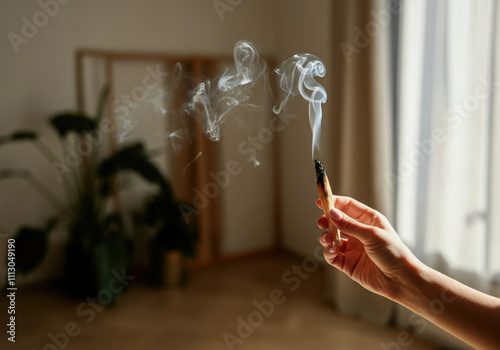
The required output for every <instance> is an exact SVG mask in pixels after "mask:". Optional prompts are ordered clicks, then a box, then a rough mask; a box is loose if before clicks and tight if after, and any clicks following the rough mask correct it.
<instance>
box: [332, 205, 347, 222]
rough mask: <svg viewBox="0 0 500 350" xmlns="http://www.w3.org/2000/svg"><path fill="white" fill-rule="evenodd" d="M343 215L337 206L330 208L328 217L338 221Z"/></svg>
mask: <svg viewBox="0 0 500 350" xmlns="http://www.w3.org/2000/svg"><path fill="white" fill-rule="evenodd" d="M343 215H344V214H342V212H341V211H340V210H338V209H337V208H332V210H330V217H331V218H332V219H333V220H335V221H340V220H341V219H342V217H343Z"/></svg>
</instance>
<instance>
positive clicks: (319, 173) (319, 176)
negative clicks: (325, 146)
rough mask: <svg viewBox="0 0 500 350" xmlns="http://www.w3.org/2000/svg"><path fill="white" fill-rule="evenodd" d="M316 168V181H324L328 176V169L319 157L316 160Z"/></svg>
mask: <svg viewBox="0 0 500 350" xmlns="http://www.w3.org/2000/svg"><path fill="white" fill-rule="evenodd" d="M314 168H315V169H316V181H317V183H320V182H323V180H324V178H325V177H326V171H325V168H324V167H323V164H321V162H320V161H319V160H317V159H315V160H314Z"/></svg>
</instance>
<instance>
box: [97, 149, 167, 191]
mask: <svg viewBox="0 0 500 350" xmlns="http://www.w3.org/2000/svg"><path fill="white" fill-rule="evenodd" d="M122 171H132V172H134V173H136V174H137V175H139V176H141V177H142V178H143V179H144V180H146V181H148V182H151V183H153V184H157V185H159V186H160V187H161V189H162V191H164V192H165V194H166V195H170V196H171V195H172V191H171V188H170V184H169V183H168V181H167V179H166V178H165V177H164V176H163V174H162V173H161V172H160V170H159V169H158V167H157V166H156V165H155V164H154V163H153V162H152V161H151V160H150V159H149V157H148V155H147V154H146V152H145V151H144V147H143V146H142V144H141V143H135V144H133V145H130V146H127V147H124V148H122V149H120V150H119V151H118V152H116V153H115V154H113V155H111V156H110V157H108V158H107V159H105V160H104V161H103V162H102V163H101V166H100V168H99V176H101V177H102V178H109V177H111V176H113V175H115V174H117V173H119V172H122Z"/></svg>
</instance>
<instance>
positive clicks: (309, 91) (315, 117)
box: [273, 53, 327, 159]
mask: <svg viewBox="0 0 500 350" xmlns="http://www.w3.org/2000/svg"><path fill="white" fill-rule="evenodd" d="M275 73H276V75H277V77H278V82H279V87H280V88H281V90H282V91H283V92H284V94H285V96H284V98H283V100H282V101H281V103H280V104H279V105H276V106H274V108H273V112H274V113H276V114H278V113H280V112H281V111H282V110H283V108H284V107H285V105H286V104H287V103H288V100H289V99H290V97H291V96H296V95H298V94H299V93H300V95H301V96H302V97H303V98H304V99H305V100H306V101H308V102H309V123H310V125H311V131H312V134H313V137H312V157H313V159H314V151H315V150H317V151H319V145H320V134H321V119H322V116H323V114H322V110H321V104H322V103H325V102H326V99H327V94H326V90H325V88H323V86H321V84H319V83H318V82H317V81H316V80H315V79H314V78H315V77H324V76H325V74H326V68H325V65H324V63H323V61H321V59H320V58H319V57H317V56H315V55H312V54H309V53H304V54H296V55H293V56H292V57H290V58H289V59H287V60H286V61H284V62H283V63H282V64H281V65H280V66H279V68H277V69H275Z"/></svg>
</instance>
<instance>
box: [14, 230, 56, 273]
mask: <svg viewBox="0 0 500 350" xmlns="http://www.w3.org/2000/svg"><path fill="white" fill-rule="evenodd" d="M15 239H16V269H17V271H18V272H19V273H20V274H22V275H27V274H28V273H29V272H31V271H32V270H34V269H35V268H36V267H37V266H38V265H39V264H40V263H41V262H42V260H43V258H44V257H45V255H46V254H47V251H48V239H47V233H46V231H45V230H41V229H38V228H33V227H21V229H20V230H19V231H18V233H17V235H16V238H15Z"/></svg>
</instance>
